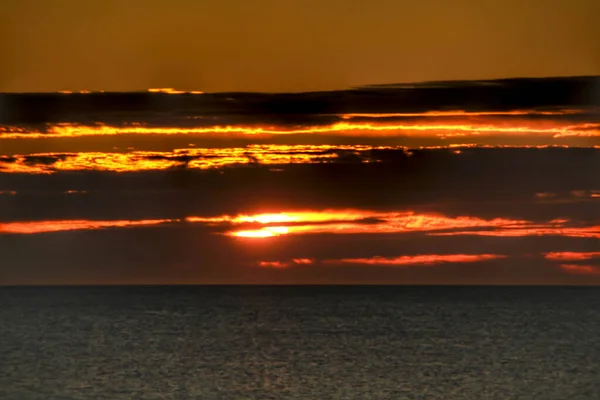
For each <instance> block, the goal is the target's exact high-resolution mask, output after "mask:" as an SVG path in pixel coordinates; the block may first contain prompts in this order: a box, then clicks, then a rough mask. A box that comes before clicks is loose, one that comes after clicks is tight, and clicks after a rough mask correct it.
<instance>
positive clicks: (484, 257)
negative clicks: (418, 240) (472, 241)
mask: <svg viewBox="0 0 600 400" xmlns="http://www.w3.org/2000/svg"><path fill="white" fill-rule="evenodd" d="M501 258H506V256H504V255H500V254H421V255H416V256H400V257H395V258H384V257H370V258H343V259H340V260H329V262H331V263H345V264H366V265H382V266H385V265H390V266H402V265H433V264H440V263H473V262H480V261H488V260H497V259H501Z"/></svg>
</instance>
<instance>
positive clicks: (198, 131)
mask: <svg viewBox="0 0 600 400" xmlns="http://www.w3.org/2000/svg"><path fill="white" fill-rule="evenodd" d="M156 90H162V91H163V92H161V93H172V92H169V91H166V92H164V90H167V89H156ZM169 90H172V89H169ZM175 93H177V91H175ZM356 115H360V114H356ZM356 115H355V117H356ZM390 115H391V114H390ZM397 115H402V114H397ZM454 115H465V117H466V116H468V115H474V114H454ZM490 115H491V114H490ZM504 115H507V114H504ZM524 115H527V114H524ZM388 116H389V115H388ZM418 116H421V117H423V118H422V119H420V120H418V121H414V122H410V121H403V122H380V121H377V118H375V120H374V121H371V122H351V119H352V118H355V117H349V115H348V114H346V115H341V117H342V118H344V117H345V118H346V119H348V118H349V120H350V122H338V123H333V124H330V125H316V126H308V127H304V128H296V129H293V128H288V129H286V128H284V127H277V126H241V125H240V126H236V125H224V126H223V125H218V126H208V127H207V126H196V127H190V126H172V127H158V126H147V125H143V124H141V123H138V124H136V125H134V124H130V125H127V126H111V125H103V124H98V125H79V124H71V123H60V124H53V125H49V126H48V127H47V129H46V130H45V131H44V132H42V131H36V130H27V129H23V128H15V127H5V129H4V131H3V133H4V134H3V135H2V136H3V137H6V138H19V137H30V138H32V137H59V136H65V137H80V136H106V135H121V134H127V135H132V134H133V135H148V134H153V135H156V134H158V135H203V134H208V135H211V136H214V135H216V134H231V133H234V134H242V135H290V134H334V133H339V134H345V135H354V134H358V135H364V134H369V135H375V136H388V135H397V134H400V133H401V134H403V135H408V136H419V137H422V136H425V137H452V136H470V135H475V136H477V135H479V134H481V133H490V134H505V135H541V136H547V137H550V138H562V137H571V136H582V137H592V136H600V124H598V123H571V122H559V121H548V120H546V121H537V120H522V121H511V120H507V121H504V122H498V121H496V120H489V121H488V120H485V119H484V120H473V119H465V120H458V121H456V120H453V121H435V119H436V118H434V117H435V116H436V115H435V114H427V113H423V114H418ZM438 116H439V115H438ZM426 119H431V121H427V120H426Z"/></svg>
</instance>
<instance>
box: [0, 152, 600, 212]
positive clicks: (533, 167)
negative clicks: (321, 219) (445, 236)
mask: <svg viewBox="0 0 600 400" xmlns="http://www.w3.org/2000/svg"><path fill="white" fill-rule="evenodd" d="M326 152H330V153H334V154H336V155H340V157H336V158H334V159H333V160H331V159H328V163H316V164H282V165H260V164H256V163H254V164H251V165H248V164H246V165H244V166H238V167H230V168H223V169H210V170H205V171H202V170H194V169H186V168H182V167H181V166H182V165H185V162H186V159H185V157H182V156H173V157H175V160H176V161H177V162H178V163H179V164H177V165H178V167H176V168H172V169H168V170H165V171H144V172H119V173H116V172H104V171H93V170H91V171H62V172H55V173H54V174H51V175H47V174H34V175H31V174H20V173H11V174H7V173H4V174H0V190H2V191H16V192H18V195H16V196H3V197H2V198H0V220H3V221H9V220H29V219H52V218H58V219H62V218H85V219H129V218H133V219H144V218H172V217H181V216H187V215H213V214H220V213H225V214H231V213H237V212H252V211H253V210H256V209H275V210H277V209H297V208H308V209H323V208H367V209H416V210H423V211H431V212H443V213H445V214H454V215H457V214H466V215H472V214H475V215H480V216H485V217H492V218H493V217H498V216H510V217H515V218H525V219H530V220H549V219H552V218H559V217H565V216H566V217H574V218H575V217H576V218H578V219H582V220H585V219H586V218H587V219H596V218H598V217H600V215H599V213H600V211H599V209H598V206H597V204H598V201H599V200H598V198H596V197H592V195H593V194H594V193H597V192H598V191H600V184H599V182H598V177H597V173H596V171H600V149H594V148H541V149H537V148H531V149H525V148H508V149H505V148H499V149H493V148H468V149H463V150H462V152H461V153H460V154H455V153H454V149H438V150H435V149H430V150H410V152H407V151H406V150H404V149H399V150H386V149H382V150H378V149H367V150H364V151H362V152H344V151H339V150H336V149H335V148H333V149H329V150H326ZM408 154H411V155H408ZM65 157H67V156H66V155H57V156H55V157H50V159H48V160H46V159H43V161H44V162H46V163H51V162H55V161H56V160H58V159H63V160H64V159H65ZM167 158H168V157H167ZM364 161H370V162H369V163H365V162H364ZM375 161H377V162H375ZM0 162H2V160H0ZM12 162H13V163H14V160H13V161H12ZM40 166H46V164H41V165H40ZM274 167H277V168H274ZM273 169H275V171H273ZM72 190H77V191H85V192H86V193H85V194H83V195H81V196H67V195H65V192H67V191H72ZM543 193H551V194H553V195H552V196H540V194H543ZM573 193H583V196H575V195H573Z"/></svg>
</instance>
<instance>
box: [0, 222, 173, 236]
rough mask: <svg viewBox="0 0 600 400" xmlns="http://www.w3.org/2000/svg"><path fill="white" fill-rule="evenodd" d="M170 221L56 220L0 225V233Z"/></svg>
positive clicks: (69, 229) (108, 226)
mask: <svg viewBox="0 0 600 400" xmlns="http://www.w3.org/2000/svg"><path fill="white" fill-rule="evenodd" d="M174 221H175V220H171V219H149V220H141V221H128V220H117V221H88V220H56V221H30V222H8V223H0V233H11V234H36V233H47V232H60V231H79V230H96V229H105V228H128V227H135V226H148V225H159V224H164V223H168V222H174Z"/></svg>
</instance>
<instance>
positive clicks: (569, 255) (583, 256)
mask: <svg viewBox="0 0 600 400" xmlns="http://www.w3.org/2000/svg"><path fill="white" fill-rule="evenodd" d="M544 257H546V258H547V259H548V260H559V261H566V260H573V261H575V260H589V259H592V258H595V257H600V251H595V252H594V251H592V252H585V253H578V252H571V251H562V252H552V253H544Z"/></svg>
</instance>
